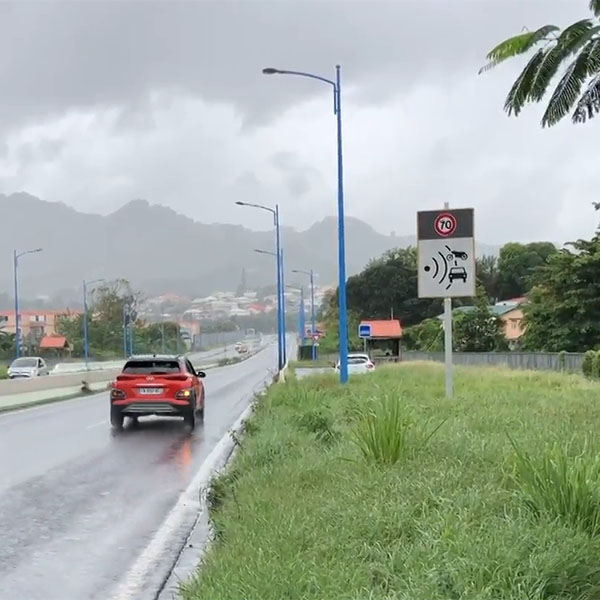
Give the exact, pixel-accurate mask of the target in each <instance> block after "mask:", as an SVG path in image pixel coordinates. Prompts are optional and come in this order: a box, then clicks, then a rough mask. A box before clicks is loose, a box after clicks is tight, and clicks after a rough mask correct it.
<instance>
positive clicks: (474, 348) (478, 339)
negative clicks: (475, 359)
mask: <svg viewBox="0 0 600 600" xmlns="http://www.w3.org/2000/svg"><path fill="white" fill-rule="evenodd" d="M453 346H454V350H455V351H457V352H494V351H495V350H506V349H507V347H508V345H507V343H506V339H505V337H504V333H503V325H502V321H501V320H500V319H499V318H498V317H497V316H496V315H494V314H492V313H491V311H490V308H489V299H488V297H487V295H486V293H485V290H484V289H483V287H482V286H481V285H479V286H478V287H477V298H476V301H475V307H474V309H473V310H470V311H465V312H460V313H458V314H456V313H455V315H454V325H453Z"/></svg>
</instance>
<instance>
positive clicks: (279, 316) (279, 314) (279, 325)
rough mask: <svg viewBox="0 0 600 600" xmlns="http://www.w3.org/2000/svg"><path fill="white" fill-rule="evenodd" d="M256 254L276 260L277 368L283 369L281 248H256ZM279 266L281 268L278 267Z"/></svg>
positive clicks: (283, 325) (283, 320)
mask: <svg viewBox="0 0 600 600" xmlns="http://www.w3.org/2000/svg"><path fill="white" fill-rule="evenodd" d="M254 252H257V253H258V254H268V255H269V256H274V257H275V259H276V261H277V266H278V268H277V338H278V342H279V344H278V351H279V369H280V370H281V369H283V367H284V366H285V364H286V362H287V351H286V343H285V341H286V340H285V295H284V289H285V288H284V285H285V284H284V276H283V250H281V249H280V250H279V252H271V251H269V250H257V249H255V250H254ZM279 267H281V268H279Z"/></svg>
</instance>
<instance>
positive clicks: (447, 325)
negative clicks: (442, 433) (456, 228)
mask: <svg viewBox="0 0 600 600" xmlns="http://www.w3.org/2000/svg"><path fill="white" fill-rule="evenodd" d="M444 208H446V209H448V208H450V205H449V203H448V202H444ZM444 358H445V363H446V398H452V298H444Z"/></svg>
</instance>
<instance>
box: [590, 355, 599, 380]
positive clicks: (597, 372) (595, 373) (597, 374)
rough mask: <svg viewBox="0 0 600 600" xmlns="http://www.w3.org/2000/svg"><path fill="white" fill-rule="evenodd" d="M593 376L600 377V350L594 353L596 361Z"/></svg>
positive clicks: (593, 364) (593, 366) (593, 365)
mask: <svg viewBox="0 0 600 600" xmlns="http://www.w3.org/2000/svg"><path fill="white" fill-rule="evenodd" d="M592 377H594V378H596V379H598V378H600V351H598V350H597V351H596V352H595V353H594V361H593V363H592Z"/></svg>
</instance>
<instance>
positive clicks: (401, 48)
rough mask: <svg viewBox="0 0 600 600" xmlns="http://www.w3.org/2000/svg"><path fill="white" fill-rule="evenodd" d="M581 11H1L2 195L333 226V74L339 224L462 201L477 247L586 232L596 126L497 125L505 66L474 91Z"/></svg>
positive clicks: (464, 4) (495, 4) (424, 3)
mask: <svg viewBox="0 0 600 600" xmlns="http://www.w3.org/2000/svg"><path fill="white" fill-rule="evenodd" d="M587 14H588V13H587V0H579V1H577V2H575V1H573V0H569V1H566V0H527V1H526V2H525V1H523V0H478V1H475V0H451V1H444V0H389V1H376V0H369V1H367V0H365V1H341V0H340V1H336V0H320V1H317V0H315V1H310V2H306V1H300V0H296V1H293V0H278V1H277V2H275V1H267V0H264V1H249V0H248V1H237V2H234V1H228V2H223V1H218V2H217V1H202V2H179V1H170V2H135V1H134V2H88V1H85V0H83V1H80V2H62V3H58V2H5V3H0V86H1V87H0V89H2V94H1V95H0V132H2V133H3V138H2V139H3V143H4V144H5V148H6V152H4V153H1V152H0V191H6V192H11V191H14V190H16V189H24V190H28V191H30V192H32V193H35V194H38V195H40V196H41V197H44V198H47V199H50V200H64V201H65V202H66V203H68V204H70V205H72V206H75V207H77V208H79V209H81V210H88V211H98V212H109V211H111V210H114V209H116V208H118V207H119V206H120V205H121V204H123V203H124V202H126V201H128V200H130V199H131V198H134V197H144V198H148V199H149V200H150V201H153V202H159V203H163V204H166V205H169V206H171V207H172V208H174V209H175V210H178V211H180V212H183V213H185V214H188V215H190V216H192V217H194V218H197V219H199V220H202V221H206V222H213V221H227V222H243V223H245V224H247V225H249V226H252V227H257V228H267V227H269V226H270V221H269V219H268V218H266V217H265V216H264V215H261V214H260V213H258V214H255V212H253V211H245V212H244V211H242V210H241V209H239V208H237V207H235V206H234V204H233V202H234V201H235V200H237V199H240V198H243V199H246V200H253V201H260V202H261V203H265V204H275V203H279V204H280V205H281V207H282V212H283V215H284V216H283V221H284V222H285V224H286V225H294V226H297V227H308V226H310V224H311V223H312V222H314V220H316V219H319V218H322V217H324V216H326V215H330V214H334V213H335V210H336V204H335V120H334V117H333V114H332V102H331V96H330V91H329V90H328V89H327V88H326V87H325V86H322V85H320V84H318V83H317V82H312V81H306V80H301V79H299V78H291V77H279V76H273V77H268V78H267V77H265V76H263V75H262V74H261V72H260V70H261V68H262V67H264V66H267V65H273V66H280V67H285V68H292V69H301V70H307V71H313V72H317V73H320V74H322V75H325V76H331V77H333V74H334V70H333V69H334V65H335V63H336V62H339V63H341V64H342V65H343V84H344V98H343V101H344V104H343V108H344V142H345V143H344V150H345V160H346V163H345V167H346V169H345V182H346V198H347V210H348V214H349V215H354V216H357V217H360V218H362V219H364V220H366V221H368V222H369V223H371V224H372V225H374V226H375V227H376V228H378V229H380V230H382V231H386V232H389V231H391V230H395V231H396V232H397V233H398V234H399V235H401V234H405V233H412V232H413V231H414V213H415V211H416V210H418V209H420V208H425V207H434V206H439V205H441V203H443V201H444V200H448V201H450V202H451V203H452V204H453V205H459V204H460V205H473V206H475V208H476V210H477V215H478V217H477V218H478V222H477V227H478V234H479V235H480V236H481V237H482V239H483V240H484V241H489V242H501V241H503V240H505V239H509V238H512V239H534V238H536V237H540V236H542V237H548V238H552V239H557V240H561V239H568V238H570V237H574V236H577V235H585V234H586V232H588V231H590V230H591V229H593V224H594V221H595V216H594V213H593V211H591V209H590V205H591V200H592V199H595V195H596V191H595V190H596V185H595V179H596V171H597V169H596V167H595V161H594V160H592V159H591V158H590V157H591V156H595V148H596V138H597V131H595V129H594V128H595V127H597V124H596V123H594V122H592V123H591V124H590V125H586V126H585V127H584V128H583V127H572V126H571V125H569V124H568V123H567V124H565V125H564V126H560V127H558V128H556V129H554V130H551V131H542V130H541V129H540V128H539V125H538V120H539V115H538V112H539V111H536V109H533V110H531V111H526V112H525V113H524V114H523V116H522V117H520V118H519V119H507V118H506V117H505V116H504V115H503V113H502V104H503V100H504V95H505V94H506V91H507V90H508V88H509V85H510V83H511V80H512V78H514V76H515V74H516V73H517V72H518V64H513V65H507V66H506V67H503V68H501V69H499V70H498V71H497V72H492V73H489V74H487V75H485V76H481V77H478V76H477V75H476V73H477V69H478V68H479V66H481V64H482V63H483V62H484V56H485V53H486V52H487V50H488V49H489V48H490V47H492V46H493V45H494V44H495V43H496V42H497V41H498V40H500V39H502V38H504V37H506V36H508V35H511V34H514V33H517V32H518V31H519V30H520V29H521V28H522V27H523V26H524V25H527V26H529V27H536V26H539V25H541V24H545V23H547V22H556V23H557V24H559V25H561V24H564V23H566V22H569V21H571V20H575V19H578V18H582V17H584V16H586V15H587Z"/></svg>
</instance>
